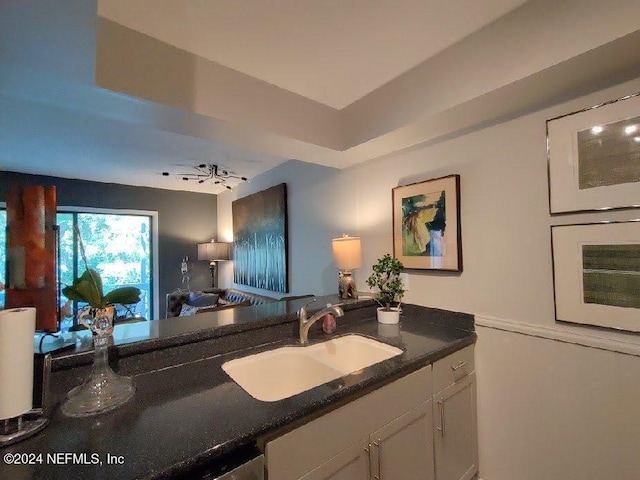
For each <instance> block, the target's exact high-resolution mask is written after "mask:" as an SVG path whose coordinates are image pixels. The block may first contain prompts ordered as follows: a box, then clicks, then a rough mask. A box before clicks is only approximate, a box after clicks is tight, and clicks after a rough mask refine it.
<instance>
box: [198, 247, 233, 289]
mask: <svg viewBox="0 0 640 480" xmlns="http://www.w3.org/2000/svg"><path fill="white" fill-rule="evenodd" d="M198 260H208V261H209V262H210V263H209V268H210V269H211V286H212V287H213V288H216V287H217V264H216V262H219V261H221V260H229V244H228V243H226V242H216V241H215V240H211V241H210V242H207V243H199V244H198Z"/></svg>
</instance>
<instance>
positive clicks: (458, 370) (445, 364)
mask: <svg viewBox="0 0 640 480" xmlns="http://www.w3.org/2000/svg"><path fill="white" fill-rule="evenodd" d="M473 371H475V363H474V360H473V345H469V346H468V347H465V348H463V349H462V350H458V351H457V352H455V353H452V354H451V355H448V356H446V357H444V358H443V359H440V360H438V361H437V362H435V363H434V364H433V391H434V392H439V391H440V390H443V389H444V388H447V387H448V386H449V385H452V384H453V383H455V382H457V381H458V380H460V379H461V378H462V377H464V376H466V375H469V374H470V373H471V372H473Z"/></svg>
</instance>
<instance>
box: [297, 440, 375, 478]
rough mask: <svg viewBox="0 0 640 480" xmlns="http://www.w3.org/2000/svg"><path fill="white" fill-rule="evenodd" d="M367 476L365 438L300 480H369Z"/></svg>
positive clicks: (366, 441)
mask: <svg viewBox="0 0 640 480" xmlns="http://www.w3.org/2000/svg"><path fill="white" fill-rule="evenodd" d="M327 441H331V440H327ZM369 475H370V471H369V437H365V438H363V439H362V440H361V441H359V442H357V443H355V444H353V445H352V446H351V447H349V448H347V449H346V450H343V451H342V452H340V453H339V454H338V455H336V456H335V457H333V458H332V459H331V460H328V461H327V462H325V463H323V464H322V465H320V466H319V467H318V468H315V469H313V470H312V471H311V472H309V473H307V474H306V475H304V476H303V477H301V480H328V479H331V480H369V478H370V476H369Z"/></svg>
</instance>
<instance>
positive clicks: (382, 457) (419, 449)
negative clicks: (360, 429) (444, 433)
mask: <svg viewBox="0 0 640 480" xmlns="http://www.w3.org/2000/svg"><path fill="white" fill-rule="evenodd" d="M371 471H372V473H373V478H374V479H379V480H405V479H406V480H433V478H434V475H433V411H432V401H431V400H428V401H426V402H424V403H422V404H421V405H419V406H418V407H416V408H414V409H412V410H410V411H409V412H407V413H405V414H404V415H402V416H401V417H399V418H397V419H395V420H394V421H392V422H391V423H388V424H387V425H385V426H384V427H382V428H381V429H379V430H377V431H375V432H374V433H372V434H371Z"/></svg>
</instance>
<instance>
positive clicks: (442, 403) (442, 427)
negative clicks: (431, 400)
mask: <svg viewBox="0 0 640 480" xmlns="http://www.w3.org/2000/svg"><path fill="white" fill-rule="evenodd" d="M436 403H437V404H438V410H439V411H440V426H439V427H438V428H437V430H438V431H439V432H440V435H441V436H442V437H444V398H443V397H440V400H438V401H437V402H436Z"/></svg>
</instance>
